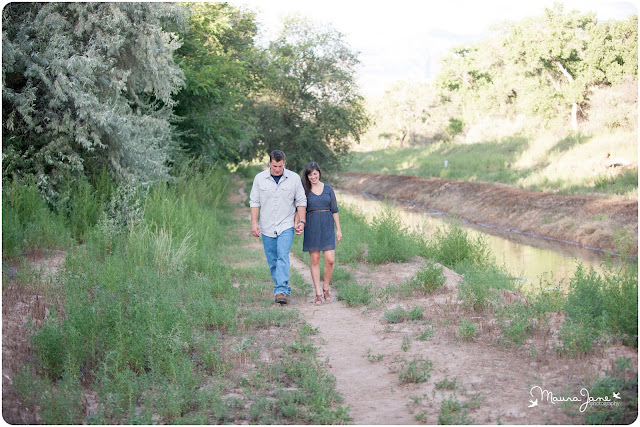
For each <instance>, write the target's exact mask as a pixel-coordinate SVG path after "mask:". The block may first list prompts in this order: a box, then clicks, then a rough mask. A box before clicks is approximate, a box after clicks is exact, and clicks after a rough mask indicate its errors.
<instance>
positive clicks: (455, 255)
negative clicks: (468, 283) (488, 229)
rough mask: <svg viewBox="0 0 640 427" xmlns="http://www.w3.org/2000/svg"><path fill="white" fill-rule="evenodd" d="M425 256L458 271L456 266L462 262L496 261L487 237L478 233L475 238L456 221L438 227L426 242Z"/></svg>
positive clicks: (489, 262)
mask: <svg viewBox="0 0 640 427" xmlns="http://www.w3.org/2000/svg"><path fill="white" fill-rule="evenodd" d="M423 256H424V257H425V258H430V259H432V260H434V261H436V262H439V263H440V264H442V265H444V266H446V267H449V268H452V269H454V270H456V271H457V268H456V266H457V265H458V264H460V263H462V262H467V263H471V264H476V265H483V264H493V263H494V260H493V255H492V254H491V250H490V248H489V245H488V243H487V241H486V240H485V238H484V237H483V236H482V235H478V236H477V237H476V238H475V239H474V238H472V237H471V236H470V235H469V232H468V231H466V230H464V229H463V228H462V227H460V226H459V225H457V224H455V223H453V224H449V225H447V226H443V227H438V228H437V229H436V231H435V233H434V234H433V236H432V237H431V238H429V239H428V240H427V241H426V242H425V252H424V254H423Z"/></svg>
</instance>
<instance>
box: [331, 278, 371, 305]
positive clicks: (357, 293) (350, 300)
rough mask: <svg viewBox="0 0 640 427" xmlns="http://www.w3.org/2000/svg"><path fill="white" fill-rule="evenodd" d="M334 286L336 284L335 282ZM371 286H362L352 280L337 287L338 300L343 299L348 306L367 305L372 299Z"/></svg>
mask: <svg viewBox="0 0 640 427" xmlns="http://www.w3.org/2000/svg"><path fill="white" fill-rule="evenodd" d="M336 287H338V286H337V284H336ZM372 289H373V286H372V285H367V286H362V285H359V284H357V283H354V282H348V283H346V284H343V285H341V286H340V287H339V289H338V292H339V293H338V300H340V301H344V302H345V303H346V304H347V305H348V306H349V307H358V306H363V305H369V304H370V303H371V301H373V291H372Z"/></svg>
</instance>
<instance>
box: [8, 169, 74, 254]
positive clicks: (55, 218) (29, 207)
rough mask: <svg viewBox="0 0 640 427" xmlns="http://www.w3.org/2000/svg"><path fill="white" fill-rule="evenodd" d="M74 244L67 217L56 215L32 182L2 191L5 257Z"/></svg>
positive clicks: (11, 184) (18, 184)
mask: <svg viewBox="0 0 640 427" xmlns="http://www.w3.org/2000/svg"><path fill="white" fill-rule="evenodd" d="M72 244H73V239H72V237H71V232H70V230H69V227H68V226H67V221H66V218H65V217H64V215H62V214H58V213H55V212H53V211H52V210H51V209H50V208H49V206H48V205H47V202H46V201H45V200H44V199H43V198H42V196H41V195H40V193H39V191H38V188H37V185H36V183H35V182H34V181H33V180H30V179H26V180H24V181H18V180H16V181H13V182H10V183H5V184H4V185H3V188H2V254H3V256H4V257H10V258H12V257H17V256H19V255H21V254H22V253H23V252H26V251H29V250H32V249H62V248H65V247H69V246H70V245H72Z"/></svg>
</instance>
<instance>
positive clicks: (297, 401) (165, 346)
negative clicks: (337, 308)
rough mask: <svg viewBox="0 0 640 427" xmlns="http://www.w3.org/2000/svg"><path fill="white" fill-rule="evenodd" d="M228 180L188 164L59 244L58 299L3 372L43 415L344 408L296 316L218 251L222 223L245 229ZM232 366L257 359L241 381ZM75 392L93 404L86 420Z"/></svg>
mask: <svg viewBox="0 0 640 427" xmlns="http://www.w3.org/2000/svg"><path fill="white" fill-rule="evenodd" d="M229 182H230V180H229V179H228V175H227V174H226V172H225V171H222V170H210V169H205V168H198V167H195V168H190V169H186V170H183V171H182V172H181V173H180V174H179V175H178V176H177V177H176V182H175V183H173V184H170V185H167V184H158V185H156V186H154V187H153V188H151V189H150V190H149V191H148V192H146V193H126V192H125V193H122V194H120V196H118V197H119V199H118V200H120V202H118V203H119V204H120V205H124V208H123V209H122V211H121V212H120V214H121V215H124V217H126V218H119V217H118V212H115V211H114V212H112V213H111V214H107V215H106V216H103V217H102V218H101V219H100V220H99V221H98V224H97V225H96V226H94V227H93V228H91V229H89V230H88V232H86V236H87V238H86V243H85V245H83V246H78V247H75V248H73V249H70V250H69V252H68V255H67V260H66V265H65V270H64V271H63V272H62V273H61V274H60V275H59V277H58V280H59V282H60V287H59V289H60V292H62V294H63V295H62V298H60V301H62V302H61V304H60V305H59V306H55V305H54V306H53V307H52V310H51V313H50V315H49V316H48V317H47V318H46V320H45V322H44V325H43V326H42V327H41V328H40V329H38V330H36V331H34V333H33V334H32V335H31V336H30V337H29V339H30V341H31V343H32V347H33V349H34V359H33V362H32V363H31V364H28V365H25V366H24V367H23V369H22V371H21V374H20V375H19V377H18V378H17V379H16V384H17V387H18V389H19V391H20V392H21V393H22V396H23V398H24V399H25V401H26V402H29V403H31V404H32V405H34V406H35V405H37V406H38V407H39V408H40V410H39V414H40V415H41V417H42V419H43V422H44V423H47V424H49V423H68V424H81V423H92V424H93V423H98V424H137V423H142V424H152V423H167V424H168V423H177V424H189V423H199V424H218V423H237V422H238V421H240V420H247V419H251V420H253V422H259V423H277V424H287V423H294V424H296V423H312V424H314V423H315V424H318V423H335V422H345V421H346V420H348V419H349V417H348V411H347V410H346V409H345V408H342V407H341V406H340V405H339V404H340V400H341V398H340V396H339V394H338V393H337V392H336V390H335V379H334V378H333V377H331V375H330V374H328V372H327V371H326V369H325V368H324V367H323V366H322V364H321V363H320V362H319V361H318V360H317V357H316V354H315V350H314V348H313V346H312V345H311V342H310V341H309V337H308V335H309V334H308V333H307V332H305V331H307V330H308V328H304V327H303V324H302V321H301V319H300V318H299V313H298V312H297V311H295V310H293V309H292V310H282V309H281V308H280V307H276V306H274V304H273V301H272V296H271V295H270V293H271V292H270V289H271V285H270V278H269V273H268V267H267V266H266V263H264V262H263V260H262V259H261V260H258V261H256V267H255V268H248V267H247V266H243V267H239V268H238V269H235V268H233V267H231V266H230V265H229V264H228V263H223V262H222V260H226V261H227V262H228V261H229V258H228V257H229V256H230V255H229V252H230V251H228V248H229V247H232V246H237V245H238V243H239V237H238V235H237V234H236V233H234V232H232V230H234V229H235V228H236V227H238V226H242V227H245V228H247V229H248V228H249V225H248V224H247V220H246V219H237V218H234V217H232V215H231V212H230V211H229V209H228V208H227V207H226V206H225V205H224V201H225V196H226V191H227V186H228V183H229ZM114 194H115V193H114ZM136 194H137V196H136ZM140 196H141V197H142V198H140V199H137V201H136V200H135V199H136V197H140ZM117 206H118V204H113V206H112V208H113V207H117ZM108 209H109V208H108ZM108 209H107V210H108ZM236 256H238V257H241V256H242V254H238V255H236ZM291 283H292V286H303V285H304V284H303V283H301V279H300V278H299V277H296V276H295V275H292V281H291ZM307 286H308V285H307ZM274 328H275V329H274ZM263 331H269V332H268V333H266V332H263ZM267 351H268V352H271V354H266V355H265V354H263V352H267ZM273 355H282V356H273ZM274 357H275V361H274V362H272V363H264V362H260V361H264V360H269V359H270V358H274ZM246 363H254V364H256V366H257V371H256V373H255V374H254V377H253V378H252V379H251V381H250V382H247V379H246V378H245V377H244V376H242V375H239V376H236V374H234V372H240V371H241V370H242V369H243V366H245V364H246ZM259 378H260V382H258V381H257V380H258V379H259ZM292 386H293V388H294V389H296V390H297V391H296V392H292V391H291V387H292ZM85 390H91V391H92V396H95V397H94V399H96V401H97V410H95V411H93V413H92V414H91V415H90V416H88V417H87V416H86V414H85V412H84V410H83V407H82V406H83V405H82V401H83V399H84V397H83V393H84V391H85ZM231 390H244V391H243V392H241V396H242V397H241V398H240V402H238V401H237V400H235V399H230V398H227V397H225V395H226V394H228V393H229V392H230V391H231ZM272 392H273V395H274V396H277V399H276V401H272V400H271V399H268V398H267V397H266V395H267V394H269V393H272ZM236 394H237V392H236ZM54 396H57V397H55V398H54Z"/></svg>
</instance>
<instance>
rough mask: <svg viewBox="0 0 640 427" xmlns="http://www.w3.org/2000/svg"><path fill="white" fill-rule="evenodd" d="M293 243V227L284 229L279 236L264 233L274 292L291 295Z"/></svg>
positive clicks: (264, 244) (263, 241)
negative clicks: (290, 260) (290, 252)
mask: <svg viewBox="0 0 640 427" xmlns="http://www.w3.org/2000/svg"><path fill="white" fill-rule="evenodd" d="M292 243H293V228H290V229H288V230H285V231H283V232H282V233H281V234H280V235H278V237H268V236H265V235H264V234H263V235H262V246H264V254H265V255H266V256H267V263H268V264H269V269H270V270H271V278H272V279H273V282H274V283H275V284H274V285H273V294H274V295H277V294H284V295H291V286H289V251H290V250H291V244H292Z"/></svg>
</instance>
